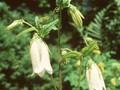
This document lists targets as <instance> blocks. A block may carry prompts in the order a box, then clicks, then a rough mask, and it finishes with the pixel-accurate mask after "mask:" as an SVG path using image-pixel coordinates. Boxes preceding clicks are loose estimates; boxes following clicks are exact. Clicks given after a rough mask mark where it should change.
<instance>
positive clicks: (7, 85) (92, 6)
mask: <svg viewBox="0 0 120 90" xmlns="http://www.w3.org/2000/svg"><path fill="white" fill-rule="evenodd" d="M72 4H74V5H76V6H77V7H78V9H79V10H80V11H81V12H82V13H83V15H84V17H85V19H84V20H83V21H84V25H83V28H81V29H83V30H84V31H85V32H87V33H88V35H89V36H90V37H92V38H95V39H96V40H99V41H100V44H99V45H100V49H101V51H102V54H101V55H100V56H95V57H94V60H95V61H96V62H97V63H98V65H100V66H102V67H104V70H105V71H104V72H103V76H104V78H105V82H106V87H107V90H120V61H119V60H120V0H72ZM55 7H56V1H55V0H0V90H53V85H52V84H51V83H50V82H51V81H50V80H49V78H48V75H46V76H45V77H44V78H43V79H42V78H40V77H38V76H31V74H32V65H31V61H30V56H29V44H30V40H31V37H32V35H31V34H29V33H28V34H25V35H22V36H21V37H20V38H16V34H17V33H18V32H20V31H22V30H23V27H17V28H15V29H16V30H14V32H8V31H5V28H6V26H8V25H9V24H10V23H11V22H12V21H14V20H16V19H21V18H23V19H25V20H27V21H28V22H29V23H31V24H33V25H34V19H35V16H40V17H42V16H49V15H51V13H52V12H51V11H52V10H54V9H55ZM67 21H68V16H67V15H66V11H65V10H63V11H62V23H63V24H62V27H63V28H62V32H63V33H62V35H61V45H62V47H64V48H66V47H68V48H71V49H75V50H80V49H81V48H82V47H83V46H84V43H83V40H82V38H81V36H80V33H79V31H76V30H74V29H75V28H74V27H72V26H70V25H69V23H68V22H67ZM92 30H93V31H94V30H95V31H96V32H97V36H96V35H93V34H91V32H92ZM56 40H57V35H56V31H52V32H51V33H50V35H49V36H48V37H47V38H45V41H46V42H47V43H48V45H49V47H50V50H51V51H52V52H53V53H52V55H51V58H52V60H51V62H52V64H53V67H54V72H55V73H54V77H57V74H58V71H57V70H58V66H57V64H55V63H56V59H57V48H56ZM71 63H72V62H71ZM71 63H68V64H64V66H63V69H64V70H63V81H64V82H63V90H76V86H77V84H78V82H76V81H77V80H78V78H79V75H78V72H77V69H76V67H75V66H74V65H73V66H72V65H71ZM66 67H67V68H66ZM55 79H57V78H55ZM80 88H81V90H88V86H87V84H86V80H85V79H83V80H81V83H80Z"/></svg>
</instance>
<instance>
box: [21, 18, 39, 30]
mask: <svg viewBox="0 0 120 90" xmlns="http://www.w3.org/2000/svg"><path fill="white" fill-rule="evenodd" d="M23 23H24V24H26V25H28V26H30V27H32V28H34V29H35V31H36V32H38V29H36V28H35V27H34V26H33V25H31V24H30V23H28V22H26V21H24V20H23Z"/></svg>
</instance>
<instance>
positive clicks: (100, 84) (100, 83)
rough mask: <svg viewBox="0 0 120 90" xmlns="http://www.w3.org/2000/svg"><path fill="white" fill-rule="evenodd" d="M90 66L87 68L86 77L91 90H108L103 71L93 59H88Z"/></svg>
mask: <svg viewBox="0 0 120 90" xmlns="http://www.w3.org/2000/svg"><path fill="white" fill-rule="evenodd" d="M88 64H89V67H88V68H87V70H86V77H87V81H88V85H89V90H106V88H105V83H104V80H103V76H102V73H101V71H100V69H99V68H98V66H97V65H96V64H95V63H94V62H93V61H92V60H89V61H88Z"/></svg>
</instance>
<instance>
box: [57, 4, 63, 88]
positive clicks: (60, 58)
mask: <svg viewBox="0 0 120 90" xmlns="http://www.w3.org/2000/svg"><path fill="white" fill-rule="evenodd" d="M61 19H62V13H61V6H60V13H59V30H58V53H59V62H58V64H59V90H62V63H61V62H62V57H61V45H60V30H61V26H62V25H61Z"/></svg>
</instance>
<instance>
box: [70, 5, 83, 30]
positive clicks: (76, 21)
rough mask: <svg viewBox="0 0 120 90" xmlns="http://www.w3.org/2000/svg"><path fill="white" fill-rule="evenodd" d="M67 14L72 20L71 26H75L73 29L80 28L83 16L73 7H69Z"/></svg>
mask: <svg viewBox="0 0 120 90" xmlns="http://www.w3.org/2000/svg"><path fill="white" fill-rule="evenodd" d="M68 14H69V15H70V17H71V18H72V21H73V25H75V27H77V28H80V27H82V24H83V22H82V19H84V16H83V15H82V14H81V12H80V11H79V10H78V9H77V8H76V7H75V6H73V5H70V6H69V9H68Z"/></svg>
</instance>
